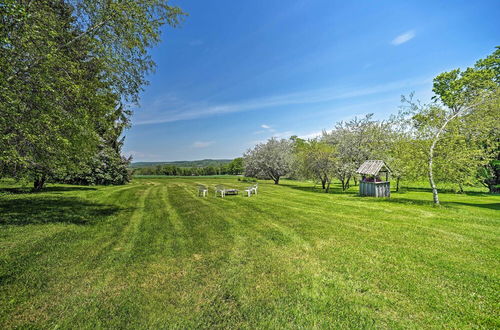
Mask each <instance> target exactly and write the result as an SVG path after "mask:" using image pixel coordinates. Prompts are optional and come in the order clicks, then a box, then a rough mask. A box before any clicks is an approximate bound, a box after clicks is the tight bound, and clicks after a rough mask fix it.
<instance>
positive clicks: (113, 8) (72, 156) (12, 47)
mask: <svg viewBox="0 0 500 330" xmlns="http://www.w3.org/2000/svg"><path fill="white" fill-rule="evenodd" d="M0 14H1V18H0V19H1V24H0V43H1V44H0V50H1V52H2V53H1V55H2V56H1V57H0V76H1V78H2V79H0V109H1V111H2V113H1V116H0V163H1V166H0V168H2V169H3V170H4V171H7V173H8V174H10V175H16V176H20V175H22V176H29V177H31V178H33V180H34V188H35V189H41V188H42V187H43V184H44V182H45V180H46V178H47V177H48V176H50V175H52V174H54V172H61V171H65V170H68V171H74V170H75V167H76V166H77V165H78V164H80V163H81V161H82V160H89V159H90V158H92V156H93V155H95V154H96V153H97V152H98V151H99V150H101V151H102V150H103V149H102V140H101V137H100V134H99V131H100V129H101V128H102V127H103V126H106V125H110V121H109V120H108V116H109V114H110V112H111V113H113V112H114V111H116V110H120V111H121V112H122V114H123V115H124V117H126V118H128V116H129V114H130V111H129V110H128V109H127V108H126V107H124V106H122V105H123V104H124V101H137V100H138V93H139V92H140V90H141V86H142V85H144V84H145V83H146V81H145V78H144V77H145V75H146V74H147V73H148V72H150V71H151V70H152V69H153V66H154V63H153V61H152V60H151V58H150V57H149V56H148V49H149V48H150V47H151V46H153V45H155V44H156V43H157V42H158V41H159V37H160V27H161V26H162V25H163V24H165V23H167V24H170V25H171V26H176V25H177V24H178V22H179V18H180V17H181V15H182V12H181V11H180V9H179V8H176V7H171V6H168V5H167V2H166V1H162V0H134V1H131V0H124V1H111V0H109V1H98V0H74V1H60V0H52V1H50V0H48V1H22V0H6V1H4V3H3V4H2V5H1V6H0Z"/></svg>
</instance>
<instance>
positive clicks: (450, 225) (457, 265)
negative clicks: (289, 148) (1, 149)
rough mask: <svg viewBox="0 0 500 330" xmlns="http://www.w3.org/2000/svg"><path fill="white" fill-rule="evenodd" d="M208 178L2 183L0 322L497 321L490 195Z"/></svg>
mask: <svg viewBox="0 0 500 330" xmlns="http://www.w3.org/2000/svg"><path fill="white" fill-rule="evenodd" d="M196 183H204V184H207V185H208V186H209V187H210V188H211V190H210V195H209V197H208V198H200V197H197V196H196ZM217 183H223V184H225V185H226V187H234V188H242V187H245V186H247V185H249V184H245V183H240V182H238V181H237V179H236V178H235V177H218V178H202V177H194V178H158V177H154V178H153V177H150V178H136V179H134V181H133V183H131V184H129V185H126V186H115V187H80V186H67V185H49V186H48V188H47V190H46V191H45V192H42V193H38V194H31V193H26V192H24V191H22V190H15V189H14V190H12V189H8V186H9V183H3V187H4V189H0V328H13V327H36V328H40V327H51V328H52V327H63V328H68V327H72V328H76V327H85V328H94V327H130V328H136V327H141V328H146V327H148V328H158V327H164V328H166V327H168V328H170V327H177V328H192V327H203V328H214V327H216V328H217V327H232V328H235V327H243V328H257V327H258V328H277V327H296V328H311V327H319V328H322V327H356V328H366V327H368V328H370V327H382V328H394V327H398V328H399V327H405V328H407V327H412V328H413V327H426V328H427V327H446V328H463V327H484V328H498V327H500V317H499V309H500V294H499V293H500V276H499V275H500V274H499V271H500V259H499V257H500V245H499V243H500V212H499V210H500V196H492V195H488V194H486V193H483V192H480V191H476V192H469V193H467V194H454V193H443V194H441V195H440V197H441V200H442V202H443V206H442V207H440V208H435V207H433V206H432V205H431V203H430V201H431V199H432V198H431V193H430V192H429V191H428V190H427V189H426V188H425V187H424V186H420V187H417V186H415V187H414V188H408V189H406V190H405V191H403V192H401V193H393V196H392V198H391V199H375V198H362V197H358V196H357V195H356V188H357V187H353V188H352V189H351V190H350V191H349V192H348V193H340V191H339V190H338V186H336V187H335V189H334V191H333V192H332V193H330V194H325V193H322V192H321V191H320V190H318V189H315V188H314V187H313V185H312V184H311V183H301V182H295V181H283V183H282V184H280V185H278V186H277V185H274V184H271V183H270V182H261V183H260V190H259V194H258V196H253V197H251V198H246V197H242V196H228V197H226V198H225V199H221V198H215V197H214V196H213V187H214V186H215V184H217Z"/></svg>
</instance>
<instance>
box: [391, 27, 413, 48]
mask: <svg viewBox="0 0 500 330" xmlns="http://www.w3.org/2000/svg"><path fill="white" fill-rule="evenodd" d="M413 38H415V31H413V30H410V31H407V32H405V33H403V34H400V35H398V36H397V37H396V38H394V39H393V40H392V41H391V44H393V45H394V46H399V45H401V44H404V43H405V42H408V41H410V40H411V39H413Z"/></svg>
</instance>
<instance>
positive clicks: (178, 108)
mask: <svg viewBox="0 0 500 330" xmlns="http://www.w3.org/2000/svg"><path fill="white" fill-rule="evenodd" d="M429 81H432V79H428V78H425V79H421V78H419V79H413V80H400V81H393V82H390V83H385V84H381V85H376V86H371V87H365V88H359V87H353V88H352V89H346V88H344V89H341V88H338V87H326V88H320V89H315V90H308V91H304V92H296V93H290V94H281V95H275V96H269V97H263V98H256V99H250V100H242V101H240V102H234V103H224V104H212V105H210V104H206V103H205V102H195V103H191V102H184V103H182V102H179V100H178V99H175V98H171V99H172V100H174V101H172V102H168V101H166V102H165V103H166V104H165V103H163V104H158V102H153V103H152V104H151V105H149V106H144V108H149V109H148V112H147V114H144V112H137V116H138V117H136V118H134V119H133V124H134V125H147V124H159V123H170V122H176V121H180V120H192V119H198V118H206V117H212V116H215V115H221V114H227V113H236V112H244V111H251V110H260V109H266V108H270V107H277V106H286V105H298V104H304V105H305V104H314V103H322V102H331V101H335V100H341V99H350V98H356V97H360V96H366V95H373V94H379V93H385V92H389V91H393V90H402V89H404V88H408V87H410V86H411V87H414V86H417V85H422V84H428V83H429ZM160 103H161V102H160ZM169 108H170V109H169ZM146 116H147V117H146ZM264 126H266V127H269V128H268V130H270V131H272V130H273V128H272V127H271V126H269V125H266V124H263V125H261V127H262V128H264Z"/></svg>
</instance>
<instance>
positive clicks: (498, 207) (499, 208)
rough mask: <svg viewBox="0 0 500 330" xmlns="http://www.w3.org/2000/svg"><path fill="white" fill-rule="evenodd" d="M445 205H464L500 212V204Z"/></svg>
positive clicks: (454, 203)
mask: <svg viewBox="0 0 500 330" xmlns="http://www.w3.org/2000/svg"><path fill="white" fill-rule="evenodd" d="M444 204H445V205H463V206H472V207H481V208H485V209H490V210H495V211H500V203H477V204H475V203H464V202H444Z"/></svg>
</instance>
